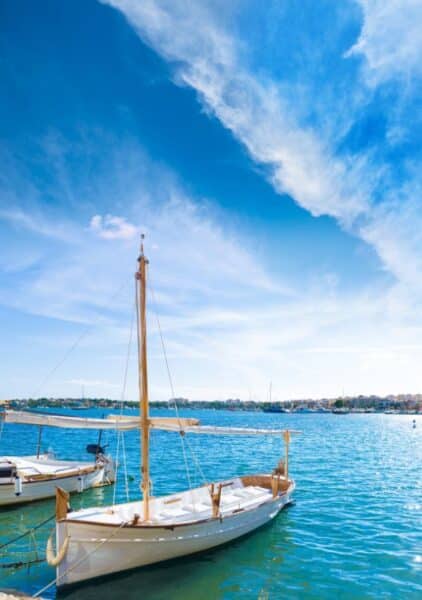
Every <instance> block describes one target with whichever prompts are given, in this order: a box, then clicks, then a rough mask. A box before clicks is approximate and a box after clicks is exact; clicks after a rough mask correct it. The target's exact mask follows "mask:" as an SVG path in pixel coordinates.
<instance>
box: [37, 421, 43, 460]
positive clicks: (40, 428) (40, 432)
mask: <svg viewBox="0 0 422 600" xmlns="http://www.w3.org/2000/svg"><path fill="white" fill-rule="evenodd" d="M41 438H42V425H40V426H39V429H38V441H37V458H39V457H40V452H41Z"/></svg>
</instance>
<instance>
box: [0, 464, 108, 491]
mask: <svg viewBox="0 0 422 600" xmlns="http://www.w3.org/2000/svg"><path fill="white" fill-rule="evenodd" d="M100 468H102V467H100V466H95V467H92V468H90V467H89V470H88V468H86V469H84V470H83V471H82V470H81V471H73V472H72V473H68V474H67V475H61V476H60V477H55V476H54V475H50V474H48V473H47V474H45V475H42V474H41V475H35V476H34V475H33V476H31V479H26V477H25V475H23V476H22V484H24V485H26V484H28V483H40V482H42V481H60V480H62V479H69V477H77V476H78V475H89V474H90V473H94V472H95V471H98V470H99V469H100ZM34 477H38V479H35V478H34ZM2 485H12V486H13V485H14V482H13V481H12V482H9V483H0V486H2Z"/></svg>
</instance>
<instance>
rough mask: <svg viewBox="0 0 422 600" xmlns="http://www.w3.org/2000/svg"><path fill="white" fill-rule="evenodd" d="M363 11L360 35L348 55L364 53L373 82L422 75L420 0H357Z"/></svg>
mask: <svg viewBox="0 0 422 600" xmlns="http://www.w3.org/2000/svg"><path fill="white" fill-rule="evenodd" d="M356 1H357V2H358V3H359V4H360V6H361V7H362V11H363V26H362V30H361V32H360V36H359V39H358V40H357V42H356V43H355V44H354V45H353V47H352V48H350V50H349V52H348V55H349V56H352V55H357V56H358V55H361V56H363V57H364V59H365V61H366V76H367V80H368V82H369V83H370V84H371V85H378V84H380V83H382V82H385V81H388V80H391V79H399V80H400V81H401V82H402V83H404V84H406V83H408V82H409V80H410V79H411V78H412V77H413V76H415V75H417V76H421V75H422V61H421V55H422V36H421V33H420V32H421V24H422V4H421V2H419V0H389V1H388V2H383V1H382V0H356Z"/></svg>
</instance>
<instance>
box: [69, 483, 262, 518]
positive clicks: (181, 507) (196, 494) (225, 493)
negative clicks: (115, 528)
mask: <svg viewBox="0 0 422 600" xmlns="http://www.w3.org/2000/svg"><path fill="white" fill-rule="evenodd" d="M221 483H222V484H223V486H224V487H223V488H222V493H221V500H220V514H221V516H223V517H224V516H227V515H230V514H233V513H236V512H241V511H244V510H248V509H251V508H254V507H256V506H258V505H260V504H262V503H264V502H266V501H269V500H271V498H272V492H271V490H270V489H268V488H264V487H261V486H259V485H246V486H245V485H244V484H243V482H242V480H241V479H240V478H236V479H233V480H230V481H224V482H221ZM142 504H143V503H142V501H138V502H128V503H126V504H118V505H115V506H109V507H104V508H98V507H95V508H87V509H83V510H79V511H77V512H71V513H69V515H68V519H69V520H72V521H74V520H81V521H84V522H92V523H96V524H100V523H101V524H104V525H121V524H122V523H123V522H128V523H132V524H134V525H135V524H136V525H137V524H139V525H140V526H145V525H146V523H145V522H142V521H141V520H139V522H136V521H137V519H136V515H139V516H142V509H143V506H142ZM150 514H151V519H150V521H149V522H148V525H151V526H154V525H155V526H157V525H164V526H165V525H170V524H175V523H176V524H179V523H180V524H182V523H190V522H196V521H201V520H205V519H209V518H210V517H211V516H212V502H211V497H210V492H209V488H208V486H202V487H200V488H194V489H192V490H187V491H184V492H180V493H176V494H170V495H168V496H161V497H157V498H151V499H150Z"/></svg>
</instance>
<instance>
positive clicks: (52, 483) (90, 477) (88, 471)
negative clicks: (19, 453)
mask: <svg viewBox="0 0 422 600" xmlns="http://www.w3.org/2000/svg"><path fill="white" fill-rule="evenodd" d="M7 458H8V459H9V460H12V461H13V462H14V463H15V464H16V465H17V466H18V471H17V474H18V475H19V482H17V480H16V477H11V478H10V479H9V480H7V481H6V480H5V479H2V480H1V481H0V507H4V506H13V505H16V504H23V503H26V502H33V501H35V500H42V499H45V498H52V497H54V496H55V493H56V488H57V487H61V488H62V489H64V490H65V491H66V492H69V493H74V492H83V491H84V490H87V489H89V488H93V487H100V486H103V485H108V484H110V483H112V482H113V481H114V472H113V468H112V465H111V463H105V464H95V465H93V464H92V463H75V462H73V461H55V460H54V461H48V459H41V460H38V461H37V459H36V457H7ZM22 461H25V467H22V470H20V469H19V466H20V465H21V463H22ZM52 463H53V464H54V467H56V468H55V469H54V470H53V472H52V469H51V464H52ZM27 464H31V465H32V464H35V465H36V467H35V468H36V471H37V472H36V473H34V471H30V470H29V469H28V467H27ZM25 469H26V470H25ZM60 471H61V472H60Z"/></svg>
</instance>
